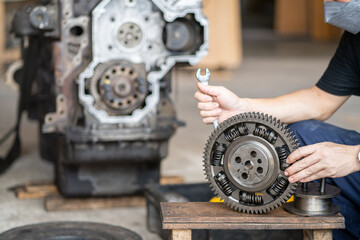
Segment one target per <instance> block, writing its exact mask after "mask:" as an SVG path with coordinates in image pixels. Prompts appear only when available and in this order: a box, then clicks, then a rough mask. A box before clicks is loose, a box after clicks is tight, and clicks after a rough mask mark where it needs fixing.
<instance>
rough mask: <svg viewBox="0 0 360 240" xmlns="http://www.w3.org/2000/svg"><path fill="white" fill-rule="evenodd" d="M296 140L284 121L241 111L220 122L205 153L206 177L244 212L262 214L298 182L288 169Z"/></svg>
mask: <svg viewBox="0 0 360 240" xmlns="http://www.w3.org/2000/svg"><path fill="white" fill-rule="evenodd" d="M297 146H298V144H297V140H296V139H295V136H294V135H293V134H292V132H289V129H288V128H287V126H286V124H284V123H281V122H280V121H279V120H276V118H273V117H272V116H269V115H265V114H262V113H243V114H239V115H236V116H234V117H231V118H229V119H227V120H226V121H224V122H223V123H221V124H220V125H219V126H218V127H217V128H216V129H215V130H214V131H213V133H212V134H211V136H210V137H209V139H208V141H207V144H206V147H205V151H204V170H205V174H206V179H207V180H208V181H209V182H210V186H211V187H212V189H213V191H214V192H215V194H216V195H217V196H218V197H221V198H222V199H224V202H225V203H226V204H227V205H228V206H231V207H232V208H234V209H236V210H237V211H240V212H245V213H254V214H262V213H266V212H269V211H271V210H273V209H275V208H277V207H279V206H281V205H282V204H283V203H285V202H286V201H287V200H288V199H289V198H290V197H291V196H292V194H293V193H294V192H295V190H296V187H297V183H289V182H288V180H287V177H286V176H285V174H284V170H285V169H286V168H287V167H288V166H289V165H288V164H287V163H286V158H287V156H288V155H289V154H290V153H291V152H293V151H294V150H295V149H297Z"/></svg>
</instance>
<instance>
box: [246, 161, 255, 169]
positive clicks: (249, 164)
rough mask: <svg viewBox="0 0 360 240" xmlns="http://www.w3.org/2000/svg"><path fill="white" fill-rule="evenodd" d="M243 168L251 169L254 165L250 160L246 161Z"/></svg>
mask: <svg viewBox="0 0 360 240" xmlns="http://www.w3.org/2000/svg"><path fill="white" fill-rule="evenodd" d="M245 167H246V168H247V169H252V168H253V167H254V165H253V163H252V162H251V161H250V160H247V161H246V162H245Z"/></svg>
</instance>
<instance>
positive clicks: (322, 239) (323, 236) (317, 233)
mask: <svg viewBox="0 0 360 240" xmlns="http://www.w3.org/2000/svg"><path fill="white" fill-rule="evenodd" d="M311 232H312V234H313V235H312V238H311V239H314V240H328V239H332V230H329V229H325V230H311Z"/></svg>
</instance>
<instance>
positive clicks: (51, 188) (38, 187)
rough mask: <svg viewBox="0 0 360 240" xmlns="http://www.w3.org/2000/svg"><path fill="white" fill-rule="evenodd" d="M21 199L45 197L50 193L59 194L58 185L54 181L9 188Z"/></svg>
mask: <svg viewBox="0 0 360 240" xmlns="http://www.w3.org/2000/svg"><path fill="white" fill-rule="evenodd" d="M9 190H11V191H14V192H15V194H16V197H17V198H19V199H34V198H44V197H45V196H49V195H58V194H59V193H58V190H57V187H56V186H55V185H54V184H52V183H30V184H23V185H17V186H14V187H11V188H9Z"/></svg>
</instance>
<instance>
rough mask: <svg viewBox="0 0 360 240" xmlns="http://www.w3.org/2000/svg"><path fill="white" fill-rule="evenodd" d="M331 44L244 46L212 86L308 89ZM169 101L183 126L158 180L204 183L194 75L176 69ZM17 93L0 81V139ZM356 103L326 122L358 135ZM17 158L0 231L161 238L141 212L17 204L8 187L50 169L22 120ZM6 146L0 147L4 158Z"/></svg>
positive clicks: (0, 195) (3, 186)
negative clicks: (83, 228) (86, 231)
mask: <svg viewBox="0 0 360 240" xmlns="http://www.w3.org/2000/svg"><path fill="white" fill-rule="evenodd" d="M335 49H336V44H334V43H325V44H324V43H311V42H309V41H306V40H303V41H295V40H280V41H274V40H272V39H270V40H269V41H265V42H263V41H252V42H251V43H250V42H246V43H245V44H244V60H243V63H242V65H241V67H239V68H238V69H235V70H233V71H222V72H214V71H212V79H211V82H212V84H216V85H225V86H226V87H228V88H230V89H232V90H233V91H234V92H236V93H238V94H239V95H240V96H243V97H272V96H277V95H279V94H284V93H287V92H289V91H294V90H297V89H300V88H307V87H311V86H312V85H313V84H314V83H315V82H316V81H317V79H318V78H319V77H320V76H321V74H322V73H323V71H324V70H325V68H326V66H327V64H328V61H329V59H330V57H331V56H332V54H333V52H334V50H335ZM174 79H175V80H176V82H174V102H175V104H176V107H177V113H178V117H179V119H181V120H184V121H185V122H186V127H183V128H181V129H179V130H178V131H177V133H176V134H175V136H174V137H173V138H172V139H171V141H170V149H169V155H168V157H167V158H166V159H165V160H164V161H163V164H162V173H163V175H180V176H183V177H184V179H185V181H186V182H203V181H204V175H203V170H202V151H203V148H204V144H205V142H206V140H207V138H208V136H209V135H210V133H211V131H212V126H205V125H203V124H202V122H201V118H200V116H199V114H198V111H197V108H196V101H195V99H194V98H193V95H194V92H195V90H196V86H195V82H196V80H195V79H194V70H184V69H178V70H177V74H174ZM16 102H17V94H16V93H15V92H14V91H12V90H10V89H9V88H8V87H7V86H6V85H5V84H4V82H3V81H0V110H1V114H0V135H2V134H3V133H4V132H5V131H7V130H8V129H9V128H10V127H11V126H12V125H13V123H14V121H15V120H14V119H15V109H16ZM359 105H360V101H359V98H357V97H352V98H351V99H350V100H349V101H348V102H347V103H346V104H345V105H344V106H343V107H342V108H341V109H340V110H339V111H338V112H337V113H336V114H335V116H333V117H332V118H331V119H330V120H329V122H332V123H336V124H338V125H340V126H343V127H345V128H352V129H355V130H357V131H360V123H359V117H360V112H359V111H358V108H359ZM22 140H23V148H22V156H21V157H20V159H18V160H17V161H16V163H15V164H14V165H13V166H12V167H11V168H10V169H9V171H7V172H6V173H5V174H3V175H1V176H0V232H3V231H5V230H7V229H10V228H13V227H16V226H20V225H25V224H31V223H38V222H45V221H61V220H71V221H77V220H79V221H81V220H83V221H96V222H103V223H110V224H115V225H120V226H123V227H126V228H129V229H131V230H133V231H135V232H138V233H139V234H141V235H142V237H143V238H144V239H150V240H151V239H153V240H156V239H160V238H159V237H158V236H156V235H154V234H151V233H149V232H148V231H147V229H146V222H145V216H146V211H145V208H116V209H103V210H87V211H71V212H66V211H63V212H46V211H45V210H44V206H43V200H41V199H35V200H19V199H16V198H15V196H14V193H12V192H9V191H8V190H7V188H9V187H11V186H14V185H17V184H23V183H27V182H37V181H51V180H52V179H53V168H52V165H51V164H50V163H48V162H45V161H42V160H41V159H40V157H39V153H38V139H37V124H36V123H34V122H29V121H28V120H27V119H26V118H24V121H23V125H22ZM7 147H8V145H3V146H1V147H0V154H1V155H3V154H4V152H5V149H7Z"/></svg>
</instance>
